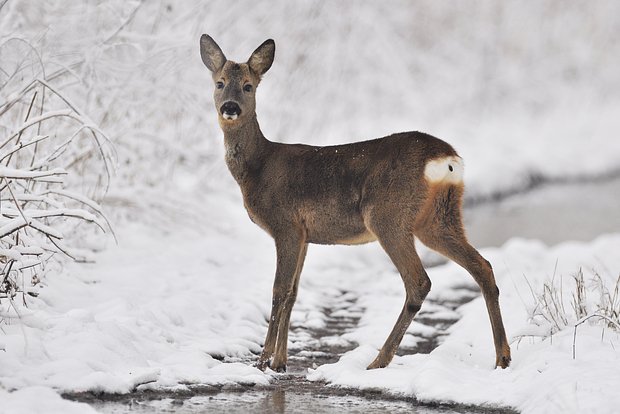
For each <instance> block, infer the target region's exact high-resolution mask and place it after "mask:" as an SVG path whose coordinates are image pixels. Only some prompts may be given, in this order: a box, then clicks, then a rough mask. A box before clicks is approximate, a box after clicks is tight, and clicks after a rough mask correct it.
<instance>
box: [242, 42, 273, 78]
mask: <svg viewBox="0 0 620 414" xmlns="http://www.w3.org/2000/svg"><path fill="white" fill-rule="evenodd" d="M275 53H276V44H275V42H274V41H273V40H272V39H268V40H265V41H264V42H263V44H261V45H260V46H259V47H257V48H256V50H255V51H254V52H252V56H250V59H249V60H248V66H250V69H252V70H253V71H254V72H255V73H256V74H257V75H258V76H259V77H260V76H263V74H264V73H265V72H267V71H268V70H269V68H270V67H271V64H272V63H273V58H274V56H275Z"/></svg>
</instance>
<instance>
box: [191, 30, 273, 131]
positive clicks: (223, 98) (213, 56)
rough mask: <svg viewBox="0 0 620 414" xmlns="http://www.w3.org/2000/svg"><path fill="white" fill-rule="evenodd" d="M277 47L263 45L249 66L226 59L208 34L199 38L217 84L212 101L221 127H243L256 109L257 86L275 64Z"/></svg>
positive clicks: (271, 41) (204, 59)
mask: <svg viewBox="0 0 620 414" xmlns="http://www.w3.org/2000/svg"><path fill="white" fill-rule="evenodd" d="M275 50H276V45H275V43H274V41H273V40H271V39H269V40H266V41H265V42H263V44H261V45H260V46H259V47H258V48H257V49H256V50H255V51H254V52H253V53H252V55H251V56H250V58H249V59H248V61H247V62H246V63H236V62H233V61H230V60H227V59H226V56H224V53H223V52H222V49H220V47H219V46H218V45H217V43H215V41H214V40H213V39H212V38H211V36H208V35H206V34H203V35H202V36H201V37H200V56H201V57H202V61H203V62H204V64H205V66H206V67H207V68H209V70H210V71H211V74H212V76H213V82H215V91H214V92H213V99H214V101H215V108H216V110H217V113H218V117H219V121H220V125H221V126H222V128H224V127H231V126H234V125H242V124H244V123H245V122H246V121H247V120H248V119H251V118H252V117H253V116H254V114H255V110H256V87H257V86H258V84H259V82H260V79H261V76H262V75H263V74H264V73H265V72H267V70H269V68H270V67H271V64H272V63H273V58H274V54H275Z"/></svg>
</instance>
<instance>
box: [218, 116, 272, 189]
mask: <svg viewBox="0 0 620 414" xmlns="http://www.w3.org/2000/svg"><path fill="white" fill-rule="evenodd" d="M221 126H222V131H224V146H225V148H226V164H227V165H228V169H229V170H230V172H231V174H232V175H233V177H234V178H235V180H236V181H237V182H238V183H239V184H240V185H242V184H243V183H245V182H247V181H248V180H250V179H252V178H253V177H255V176H256V175H258V174H259V173H260V170H261V168H262V166H263V165H265V163H264V158H265V157H266V155H267V150H268V144H269V141H268V140H267V139H266V138H265V136H264V135H263V133H262V132H261V130H260V126H259V125H258V120H257V119H256V115H255V116H254V117H252V118H251V119H249V120H248V121H247V122H245V123H244V124H242V125H221Z"/></svg>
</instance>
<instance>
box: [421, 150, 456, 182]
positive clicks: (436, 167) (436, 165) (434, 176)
mask: <svg viewBox="0 0 620 414" xmlns="http://www.w3.org/2000/svg"><path fill="white" fill-rule="evenodd" d="M424 177H426V179H427V180H428V181H430V182H432V183H439V182H445V183H452V184H458V183H461V182H463V159H462V158H461V157H458V156H455V155H454V156H449V157H443V158H436V159H434V160H430V161H429V162H427V163H426V167H425V168H424Z"/></svg>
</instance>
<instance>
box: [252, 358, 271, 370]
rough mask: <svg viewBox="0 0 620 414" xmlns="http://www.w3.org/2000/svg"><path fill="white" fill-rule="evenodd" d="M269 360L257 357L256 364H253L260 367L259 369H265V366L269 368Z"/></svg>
mask: <svg viewBox="0 0 620 414" xmlns="http://www.w3.org/2000/svg"><path fill="white" fill-rule="evenodd" d="M269 365H270V364H269V360H268V359H267V360H262V359H259V360H258V362H257V363H256V365H254V366H255V367H256V368H258V369H260V370H261V371H265V370H266V369H267V368H269Z"/></svg>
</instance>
